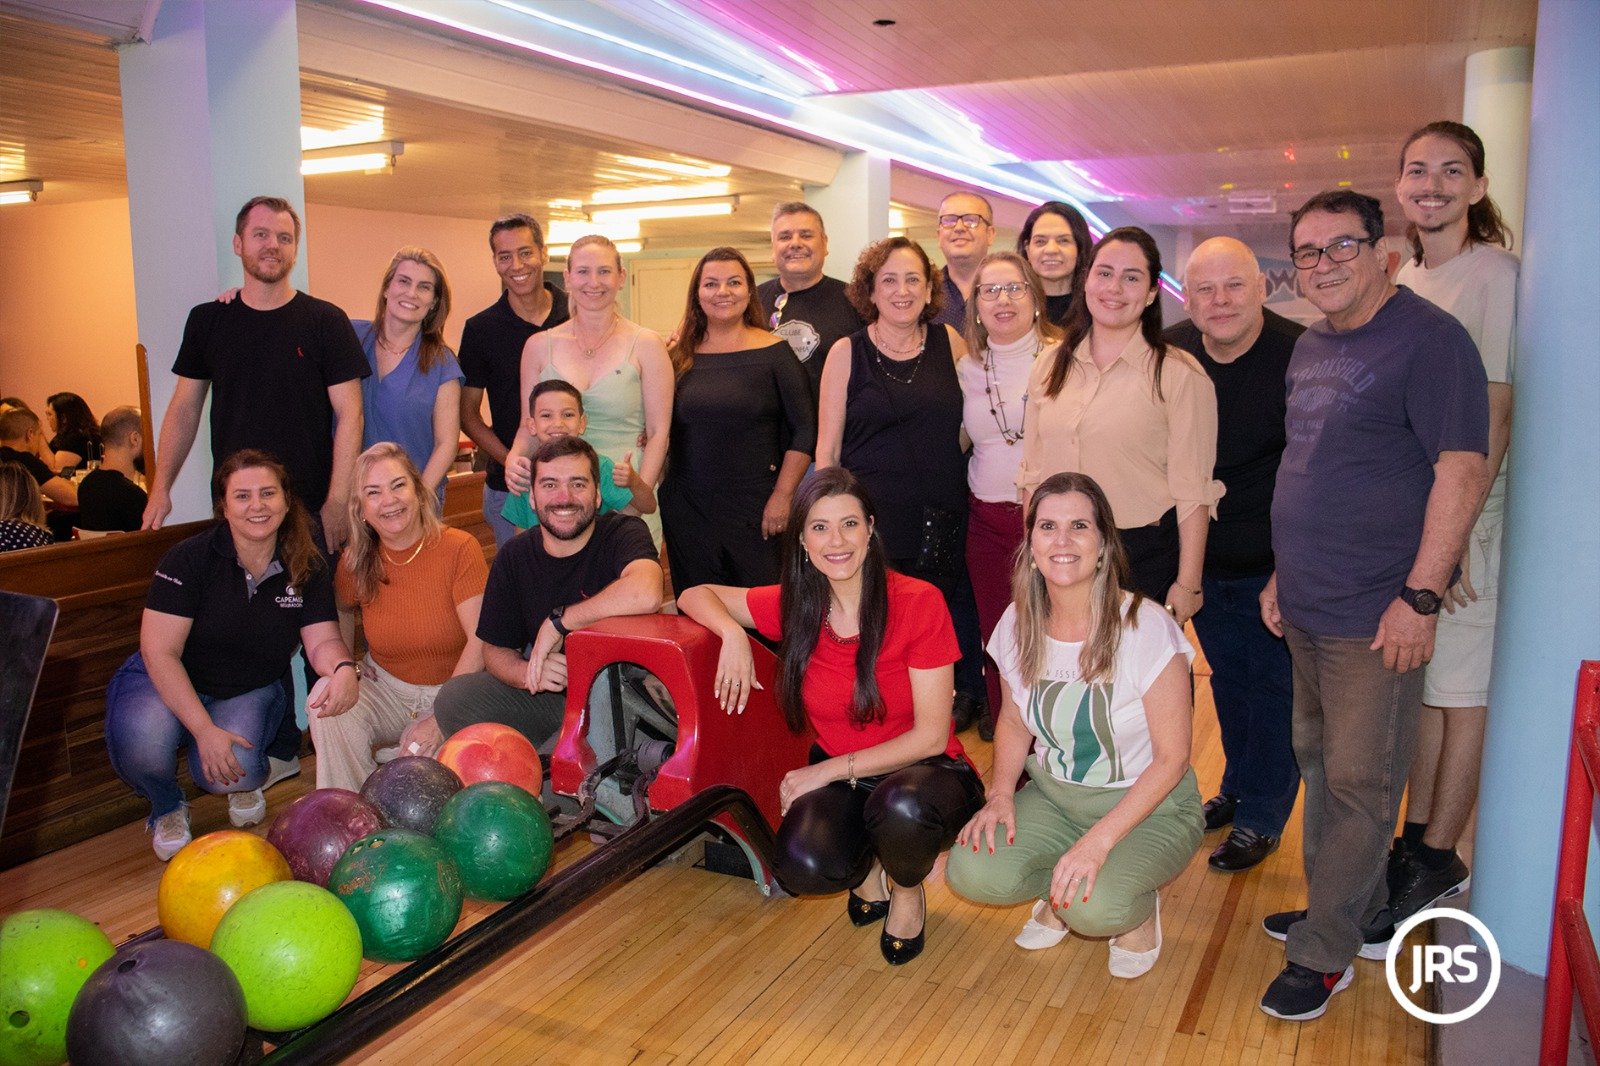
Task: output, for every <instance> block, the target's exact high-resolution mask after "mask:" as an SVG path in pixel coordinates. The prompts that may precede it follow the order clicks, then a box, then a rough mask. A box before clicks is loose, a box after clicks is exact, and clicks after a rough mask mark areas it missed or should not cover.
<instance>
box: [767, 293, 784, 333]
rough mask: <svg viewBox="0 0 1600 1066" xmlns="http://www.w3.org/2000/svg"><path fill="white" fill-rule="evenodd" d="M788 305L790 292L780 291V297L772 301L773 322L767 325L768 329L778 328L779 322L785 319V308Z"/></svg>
mask: <svg viewBox="0 0 1600 1066" xmlns="http://www.w3.org/2000/svg"><path fill="white" fill-rule="evenodd" d="M787 306H789V294H788V293H787V292H780V293H778V298H777V299H776V300H774V301H772V319H771V324H770V325H769V326H768V327H767V328H768V329H777V328H778V323H780V322H782V321H783V309H784V308H785V307H787Z"/></svg>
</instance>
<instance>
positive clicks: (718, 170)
mask: <svg viewBox="0 0 1600 1066" xmlns="http://www.w3.org/2000/svg"><path fill="white" fill-rule="evenodd" d="M612 158H614V159H615V160H616V161H617V162H619V163H626V164H628V165H629V166H631V167H640V168H642V169H644V170H659V171H661V172H662V173H663V174H682V175H684V176H685V177H689V178H725V177H727V176H728V175H729V174H732V173H733V168H732V167H730V166H725V165H723V164H721V163H680V162H678V161H677V160H671V159H646V158H644V157H643V156H637V155H619V156H613V157H612Z"/></svg>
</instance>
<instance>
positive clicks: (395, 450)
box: [344, 440, 444, 606]
mask: <svg viewBox="0 0 1600 1066" xmlns="http://www.w3.org/2000/svg"><path fill="white" fill-rule="evenodd" d="M385 459H393V460H394V461H395V462H397V463H399V464H400V468H401V469H402V470H404V471H405V475H406V477H407V478H409V479H410V480H411V491H412V492H413V493H414V494H415V495H416V497H417V517H418V520H419V521H420V523H421V525H422V541H423V543H424V544H435V543H437V542H438V540H439V538H440V537H441V536H443V535H444V523H443V522H441V521H440V520H439V516H438V515H437V514H435V513H434V509H433V493H431V492H429V491H428V490H427V487H426V486H424V485H423V483H422V474H421V473H419V472H418V471H417V464H416V463H413V462H412V461H411V457H410V456H409V455H407V454H406V453H405V451H404V449H402V448H401V447H400V445H398V444H393V443H391V442H389V441H386V440H384V441H379V442H378V443H377V444H374V445H373V446H372V447H370V448H368V449H367V450H366V451H364V452H362V453H361V454H360V455H358V456H356V468H355V474H354V475H353V476H352V477H351V478H350V498H349V501H348V504H347V507H346V509H347V511H348V512H349V515H350V543H349V544H347V545H345V549H344V567H345V569H347V570H349V571H350V573H351V575H353V576H354V577H355V583H356V604H357V605H358V606H364V605H366V604H369V603H371V602H372V601H373V599H374V598H375V597H376V596H377V595H378V586H379V585H385V584H388V582H389V574H388V568H387V567H386V566H385V565H384V561H383V552H381V551H379V550H378V546H379V545H378V531H377V530H375V529H373V528H372V527H371V526H370V525H368V524H367V521H366V519H365V518H364V517H363V516H362V514H361V498H362V494H361V489H362V485H363V484H365V483H366V480H367V477H368V476H369V475H370V474H371V472H372V468H373V467H374V466H376V465H378V464H379V463H381V462H383V460H385Z"/></svg>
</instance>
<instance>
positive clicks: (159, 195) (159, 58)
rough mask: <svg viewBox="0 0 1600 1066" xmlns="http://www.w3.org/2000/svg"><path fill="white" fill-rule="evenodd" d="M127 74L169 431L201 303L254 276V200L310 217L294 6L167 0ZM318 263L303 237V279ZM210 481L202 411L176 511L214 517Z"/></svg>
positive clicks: (145, 262)
mask: <svg viewBox="0 0 1600 1066" xmlns="http://www.w3.org/2000/svg"><path fill="white" fill-rule="evenodd" d="M120 71H121V79H122V116H123V117H122V123H123V137H124V140H125V142H126V155H127V170H128V213H129V217H130V222H131V225H132V232H133V267H134V298H135V307H136V309H137V312H138V321H139V340H140V342H141V343H142V344H144V346H145V348H146V350H147V352H148V359H149V370H150V406H151V411H150V418H151V421H152V423H153V424H154V425H155V426H156V427H157V431H158V433H159V427H160V425H161V419H162V417H163V415H165V413H166V409H167V405H168V404H169V403H170V402H171V399H172V391H173V388H174V385H175V383H176V378H175V376H174V375H173V373H172V362H173V360H174V359H175V358H176V357H177V354H178V345H179V342H180V341H181V340H182V339H183V324H184V321H185V319H186V318H187V317H188V313H189V309H190V308H191V307H193V306H194V305H195V304H198V303H200V302H202V301H203V300H206V299H209V298H211V297H214V296H216V295H217V293H219V292H221V291H222V290H224V289H227V288H230V287H232V286H235V285H238V284H239V283H240V281H241V280H242V275H241V273H240V266H239V260H238V258H237V257H235V256H234V254H233V224H234V216H235V215H236V214H237V213H238V210H239V208H240V206H241V205H243V204H244V202H245V201H246V200H248V199H250V198H251V197H252V196H256V195H269V196H281V197H283V198H285V199H287V200H289V201H290V202H291V203H293V204H294V205H295V209H296V210H297V211H299V212H300V216H301V218H302V219H303V218H304V217H305V189H304V185H303V183H302V181H301V178H300V69H299V48H298V45H297V44H296V37H295V6H294V2H293V0H251V2H250V3H247V4H241V3H205V2H204V0H167V2H166V3H164V4H162V5H161V10H160V14H159V15H158V16H157V18H156V23H155V28H154V31H153V33H152V34H151V40H150V42H149V43H148V44H140V43H136V44H130V45H125V46H124V47H123V48H122V50H121V57H120ZM306 260H307V249H306V242H305V239H304V237H303V236H302V238H301V242H300V256H299V261H298V262H297V263H296V264H295V268H294V273H293V274H292V275H291V279H292V281H293V283H294V285H295V286H296V287H297V288H304V287H305V279H306ZM208 417H209V416H208ZM158 443H159V442H158ZM210 479H211V434H210V431H209V429H208V427H207V421H206V419H205V418H202V420H201V426H200V432H199V434H198V435H197V436H196V438H195V442H194V447H193V448H192V449H190V452H189V459H188V462H186V463H185V464H184V467H183V470H182V471H181V472H180V473H179V475H178V479H177V482H176V483H175V484H174V486H173V493H172V503H173V507H172V515H171V518H170V519H169V521H172V522H182V521H189V520H192V519H196V518H204V517H206V516H207V515H209V514H210V513H211V496H210V489H209V483H210Z"/></svg>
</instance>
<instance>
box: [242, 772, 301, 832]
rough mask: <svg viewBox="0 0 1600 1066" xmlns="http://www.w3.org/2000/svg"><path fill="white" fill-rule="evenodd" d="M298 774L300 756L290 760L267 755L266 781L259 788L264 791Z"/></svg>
mask: <svg viewBox="0 0 1600 1066" xmlns="http://www.w3.org/2000/svg"><path fill="white" fill-rule="evenodd" d="M299 773H300V756H298V755H296V756H295V757H294V758H292V759H279V758H276V757H274V756H271V755H269V756H267V779H266V780H265V781H264V782H262V784H261V787H262V788H264V789H266V788H271V787H272V786H273V785H276V784H277V783H278V782H279V781H282V780H284V779H285V778H290V777H294V776H296V775H298V774H299ZM257 821H260V819H257ZM234 824H235V825H237V824H238V823H237V822H235V823H234ZM251 824H252V825H254V824H255V823H254V822H252V823H251Z"/></svg>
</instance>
